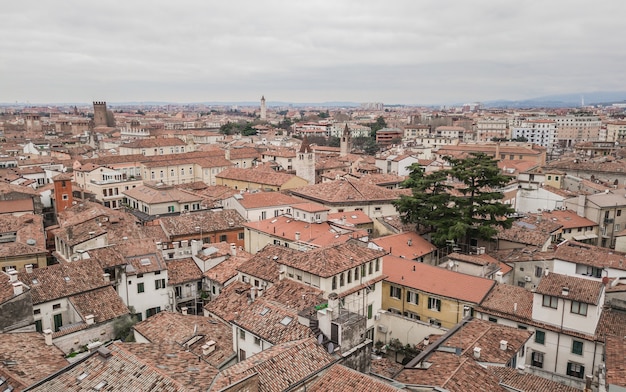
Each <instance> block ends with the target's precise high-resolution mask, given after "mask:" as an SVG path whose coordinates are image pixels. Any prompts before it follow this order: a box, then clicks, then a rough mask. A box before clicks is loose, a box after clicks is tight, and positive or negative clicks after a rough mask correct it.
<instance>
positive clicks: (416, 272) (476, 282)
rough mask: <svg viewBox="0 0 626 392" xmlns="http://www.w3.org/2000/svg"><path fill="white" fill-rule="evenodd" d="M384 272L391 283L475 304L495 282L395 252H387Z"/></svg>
mask: <svg viewBox="0 0 626 392" xmlns="http://www.w3.org/2000/svg"><path fill="white" fill-rule="evenodd" d="M383 273H384V274H385V275H387V276H388V277H387V279H386V281H388V282H390V283H394V284H397V285H401V286H405V287H410V288H414V289H416V290H420V291H424V292H427V293H431V294H435V295H440V296H443V297H447V298H454V299H458V300H461V301H467V302H471V303H475V304H478V303H480V302H481V301H482V300H483V299H484V298H485V296H486V295H487V294H488V293H489V291H490V290H491V289H492V287H493V286H494V285H495V283H496V282H495V281H494V280H491V279H486V278H480V277H477V276H472V275H466V274H462V273H459V272H454V271H449V270H447V269H444V268H440V267H435V266H432V265H428V264H424V263H418V262H415V261H412V260H409V259H403V258H399V257H394V256H385V258H384V264H383Z"/></svg>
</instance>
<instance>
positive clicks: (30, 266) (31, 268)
mask: <svg viewBox="0 0 626 392" xmlns="http://www.w3.org/2000/svg"><path fill="white" fill-rule="evenodd" d="M24 268H26V273H28V274H32V273H33V265H32V264H26V265H25V266H24Z"/></svg>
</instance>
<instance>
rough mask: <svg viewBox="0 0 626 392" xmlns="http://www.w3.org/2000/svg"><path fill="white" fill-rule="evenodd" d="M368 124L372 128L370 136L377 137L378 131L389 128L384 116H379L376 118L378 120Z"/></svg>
mask: <svg viewBox="0 0 626 392" xmlns="http://www.w3.org/2000/svg"><path fill="white" fill-rule="evenodd" d="M368 126H369V127H370V129H371V131H370V136H371V137H373V138H375V137H376V131H378V130H380V129H383V128H387V122H386V121H385V118H384V117H383V116H378V118H377V119H376V122H373V123H369V124H368Z"/></svg>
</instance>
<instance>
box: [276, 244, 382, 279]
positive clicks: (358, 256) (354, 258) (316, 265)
mask: <svg viewBox="0 0 626 392" xmlns="http://www.w3.org/2000/svg"><path fill="white" fill-rule="evenodd" d="M383 255H385V252H383V251H379V250H375V249H370V248H368V247H367V246H365V245H360V244H358V243H356V242H355V241H348V242H346V243H343V244H339V245H331V246H327V247H324V248H318V249H313V250H310V251H308V252H298V253H297V254H294V255H293V256H292V257H288V258H285V259H284V260H282V261H281V264H285V265H287V266H291V267H294V268H298V269H300V270H302V271H305V272H309V273H311V274H313V275H317V276H321V277H324V278H328V277H331V276H333V275H336V274H338V273H340V272H343V271H346V270H349V269H351V268H354V267H356V266H359V265H362V264H365V263H367V262H369V261H371V260H374V259H376V258H378V257H382V256H383Z"/></svg>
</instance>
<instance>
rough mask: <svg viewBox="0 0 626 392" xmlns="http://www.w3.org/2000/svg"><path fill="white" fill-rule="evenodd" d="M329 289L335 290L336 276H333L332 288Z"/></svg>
mask: <svg viewBox="0 0 626 392" xmlns="http://www.w3.org/2000/svg"><path fill="white" fill-rule="evenodd" d="M331 290H337V277H336V276H333V282H332V289H331Z"/></svg>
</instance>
